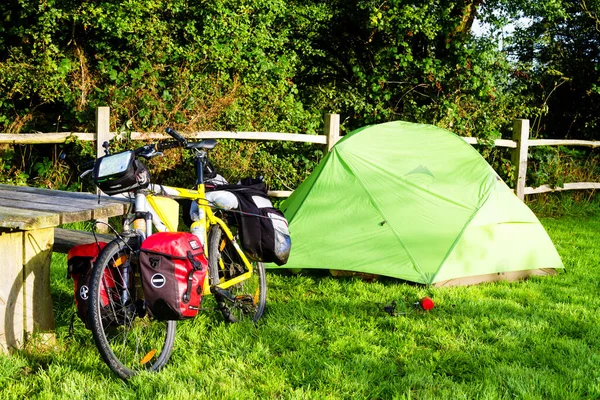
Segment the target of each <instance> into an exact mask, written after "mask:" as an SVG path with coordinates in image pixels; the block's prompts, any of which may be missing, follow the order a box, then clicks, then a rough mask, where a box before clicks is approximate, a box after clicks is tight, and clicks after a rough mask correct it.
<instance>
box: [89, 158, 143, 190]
mask: <svg viewBox="0 0 600 400" xmlns="http://www.w3.org/2000/svg"><path fill="white" fill-rule="evenodd" d="M92 179H93V180H94V184H95V185H96V186H98V188H99V189H100V190H102V191H103V192H104V193H106V194H107V195H109V196H112V195H114V194H119V193H125V192H129V191H132V190H136V189H144V188H146V187H148V185H149V184H150V173H149V172H148V170H147V169H146V166H145V165H144V164H143V163H142V162H141V161H139V160H137V159H136V158H135V154H134V152H133V151H123V152H120V153H115V154H110V155H106V156H104V157H100V158H99V159H98V160H96V163H95V165H94V171H93V173H92Z"/></svg>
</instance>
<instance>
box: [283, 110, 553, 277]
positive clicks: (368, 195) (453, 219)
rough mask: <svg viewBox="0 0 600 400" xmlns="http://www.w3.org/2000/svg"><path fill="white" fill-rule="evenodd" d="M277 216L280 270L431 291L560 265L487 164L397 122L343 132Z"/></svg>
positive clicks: (443, 133)
mask: <svg viewBox="0 0 600 400" xmlns="http://www.w3.org/2000/svg"><path fill="white" fill-rule="evenodd" d="M282 210H283V212H284V213H285V215H286V217H287V219H288V221H289V228H290V233H291V238H292V251H291V254H290V258H289V261H288V263H287V264H286V265H285V266H284V267H286V268H318V269H331V270H342V271H356V272H364V273H369V274H377V275H385V276H390V277H395V278H400V279H404V280H408V281H413V282H418V283H423V284H436V285H443V284H470V283H478V282H481V281H487V280H497V279H515V278H521V277H524V276H527V275H531V274H540V273H553V272H554V269H555V268H563V264H562V262H561V260H560V257H559V255H558V253H557V252H556V249H555V248H554V245H553V244H552V241H551V240H550V238H549V237H548V234H547V233H546V231H545V230H544V228H543V227H542V225H541V224H540V222H539V221H538V219H537V218H536V216H535V215H534V214H533V213H532V212H531V210H530V209H529V208H528V207H527V206H526V205H525V204H524V203H523V202H522V201H521V200H519V198H518V197H516V196H515V194H514V193H513V192H512V190H511V189H510V188H509V187H508V186H506V184H505V183H504V182H503V181H502V180H501V179H500V178H499V177H498V175H497V174H496V173H495V171H494V170H493V169H492V167H490V165H489V164H488V163H487V162H486V161H485V160H484V159H483V158H482V157H481V155H480V154H479V153H478V152H477V151H476V150H475V149H474V148H473V147H472V146H471V145H470V144H468V143H466V142H465V141H464V140H463V139H462V138H460V137H459V136H457V135H455V134H453V133H451V132H449V131H447V130H444V129H441V128H438V127H435V126H432V125H420V124H413V123H407V122H399V121H396V122H389V123H384V124H380V125H373V126H368V127H364V128H361V129H358V130H356V131H354V132H352V133H350V134H348V135H346V136H345V137H344V138H343V139H342V140H340V141H339V142H338V143H337V144H336V145H335V147H334V148H333V149H332V151H331V152H330V153H329V154H328V155H327V156H326V157H325V158H324V159H323V161H322V162H321V163H320V164H319V165H318V166H317V168H316V169H315V171H314V172H313V173H312V174H311V175H310V176H309V177H308V178H307V179H306V181H305V182H303V183H302V184H301V185H300V186H299V187H298V189H296V190H295V191H294V193H293V194H292V195H291V196H290V198H289V199H287V200H286V201H285V202H284V203H283V205H282ZM272 267H274V266H272Z"/></svg>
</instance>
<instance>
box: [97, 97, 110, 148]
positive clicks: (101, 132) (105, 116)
mask: <svg viewBox="0 0 600 400" xmlns="http://www.w3.org/2000/svg"><path fill="white" fill-rule="evenodd" d="M110 139H111V138H110V107H98V108H97V109H96V157H102V156H103V155H104V148H103V147H102V143H104V142H108V141H110Z"/></svg>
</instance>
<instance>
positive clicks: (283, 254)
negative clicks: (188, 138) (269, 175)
mask: <svg viewBox="0 0 600 400" xmlns="http://www.w3.org/2000/svg"><path fill="white" fill-rule="evenodd" d="M214 190H227V191H229V192H231V193H233V194H234V195H235V196H236V197H237V199H238V202H239V212H234V213H233V214H234V218H235V221H236V225H237V226H238V227H239V230H238V232H239V235H240V240H241V246H242V248H243V249H244V252H245V253H246V255H248V256H249V257H250V258H252V259H254V260H256V261H264V262H272V263H275V264H277V265H284V264H285V263H287V260H288V257H289V255H290V250H291V248H292V241H291V239H290V232H289V230H288V222H287V220H286V219H285V216H284V215H283V213H282V212H281V211H279V210H278V209H276V208H275V207H273V203H271V200H270V199H269V197H268V196H267V187H266V185H265V184H264V183H262V182H259V183H254V184H252V185H221V186H216V187H215V189H214Z"/></svg>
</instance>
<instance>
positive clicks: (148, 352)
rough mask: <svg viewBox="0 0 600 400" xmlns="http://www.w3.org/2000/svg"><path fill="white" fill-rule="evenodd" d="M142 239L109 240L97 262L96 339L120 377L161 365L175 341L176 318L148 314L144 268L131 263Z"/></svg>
mask: <svg viewBox="0 0 600 400" xmlns="http://www.w3.org/2000/svg"><path fill="white" fill-rule="evenodd" d="M137 243H138V240H137V238H134V239H132V240H130V242H129V243H127V244H126V243H125V242H124V241H122V240H120V239H116V240H113V241H112V242H110V243H109V244H108V245H107V246H106V247H105V248H104V250H103V251H102V252H101V253H100V256H99V257H98V259H97V260H96V263H95V265H94V271H93V273H92V278H91V281H90V302H89V307H90V309H89V318H90V326H91V329H92V333H93V336H94V341H95V344H96V347H97V348H98V350H99V351H100V354H101V355H102V358H103V359H104V361H105V362H106V364H107V365H108V366H109V367H110V369H111V370H112V371H113V372H114V373H115V374H117V375H118V376H119V377H120V378H121V379H127V378H129V377H131V376H133V375H135V374H136V373H138V372H140V371H158V370H159V369H161V368H162V367H163V366H164V365H165V364H166V363H167V361H168V360H169V358H170V357H171V352H172V351H173V342H174V340H175V326H176V322H175V321H157V320H155V319H153V318H152V317H150V316H149V315H148V314H147V313H146V309H145V304H144V301H143V292H142V290H141V289H142V288H141V281H140V275H139V270H138V268H137V265H136V264H134V263H132V255H133V251H132V249H133V250H136V249H137V247H138V245H137ZM128 244H129V246H128ZM130 246H131V248H130Z"/></svg>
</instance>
